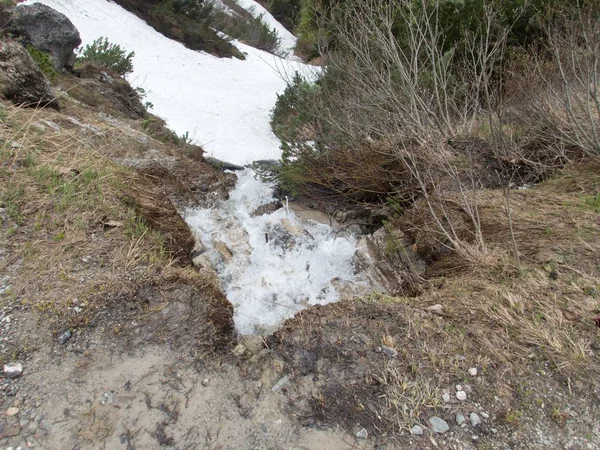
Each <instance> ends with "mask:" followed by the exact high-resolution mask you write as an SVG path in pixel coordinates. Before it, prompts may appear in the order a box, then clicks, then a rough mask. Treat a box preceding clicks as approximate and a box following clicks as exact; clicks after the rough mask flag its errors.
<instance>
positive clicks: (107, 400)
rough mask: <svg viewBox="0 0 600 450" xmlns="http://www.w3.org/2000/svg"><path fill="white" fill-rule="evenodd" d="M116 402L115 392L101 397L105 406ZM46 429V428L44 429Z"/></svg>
mask: <svg viewBox="0 0 600 450" xmlns="http://www.w3.org/2000/svg"><path fill="white" fill-rule="evenodd" d="M114 401H115V393H114V392H113V391H106V392H105V393H104V394H102V397H100V403H102V404H103V405H106V404H107V403H109V404H110V403H112V402H114ZM40 426H42V424H41V423H40ZM42 428H44V427H42Z"/></svg>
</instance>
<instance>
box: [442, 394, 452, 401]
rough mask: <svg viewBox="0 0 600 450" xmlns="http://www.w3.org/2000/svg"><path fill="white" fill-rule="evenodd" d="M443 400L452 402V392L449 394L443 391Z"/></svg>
mask: <svg viewBox="0 0 600 450" xmlns="http://www.w3.org/2000/svg"><path fill="white" fill-rule="evenodd" d="M442 400H444V403H449V402H450V394H448V393H447V392H445V393H443V394H442Z"/></svg>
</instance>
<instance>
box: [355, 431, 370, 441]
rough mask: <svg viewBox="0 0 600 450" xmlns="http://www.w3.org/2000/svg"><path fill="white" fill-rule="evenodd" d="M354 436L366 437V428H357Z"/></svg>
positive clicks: (367, 433)
mask: <svg viewBox="0 0 600 450" xmlns="http://www.w3.org/2000/svg"><path fill="white" fill-rule="evenodd" d="M356 437H357V438H358V439H367V438H368V437H369V432H368V431H367V429H366V428H361V429H360V430H358V432H357V433H356Z"/></svg>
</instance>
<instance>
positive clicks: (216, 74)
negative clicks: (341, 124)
mask: <svg viewBox="0 0 600 450" xmlns="http://www.w3.org/2000/svg"><path fill="white" fill-rule="evenodd" d="M40 1H41V3H45V4H47V5H49V6H51V7H53V8H54V9H56V10H58V11H60V12H62V13H64V14H66V15H67V16H68V17H69V18H70V19H71V21H72V22H73V23H74V24H75V26H76V27H77V28H78V29H79V31H80V33H81V37H82V39H83V42H84V44H89V43H91V42H93V41H94V40H95V39H97V38H98V37H101V36H103V37H106V38H108V40H109V41H110V42H113V43H116V44H119V45H121V46H122V47H124V48H125V49H127V50H128V51H135V58H134V60H133V66H134V73H133V74H132V75H131V76H130V77H129V79H130V81H131V82H132V83H133V84H134V85H137V86H140V87H143V88H144V89H145V90H146V91H147V92H148V96H147V100H149V101H151V102H152V103H153V104H154V112H155V113H156V114H158V115H159V116H161V117H162V118H164V119H165V120H166V121H167V124H168V125H169V126H170V127H171V128H172V129H173V130H175V131H176V132H177V133H178V134H183V133H185V132H186V131H187V132H189V133H190V135H191V136H192V137H194V138H195V140H196V142H198V143H199V144H201V145H202V146H203V147H204V149H205V150H206V151H207V152H208V153H209V154H212V156H215V157H217V158H219V159H222V160H225V161H229V162H232V163H236V164H245V163H248V162H251V161H253V160H257V159H278V158H279V156H280V148H279V146H280V142H279V141H278V139H277V138H276V137H275V136H274V135H273V133H272V131H271V129H270V125H269V113H270V110H271V108H272V107H273V105H274V104H275V101H276V96H277V93H278V92H282V91H283V89H284V88H285V85H286V84H285V82H286V81H285V78H286V77H291V76H292V75H293V73H294V71H296V70H299V71H301V72H303V73H305V74H306V73H307V70H308V69H307V66H305V65H302V64H299V63H297V62H293V61H289V60H285V59H281V58H278V57H275V56H273V55H271V54H269V53H265V52H262V51H259V50H256V49H254V48H251V47H248V46H245V45H242V44H239V43H237V44H236V45H237V46H238V48H240V49H242V50H243V51H244V52H245V53H246V54H247V58H246V60H244V61H241V60H237V59H220V58H216V57H214V56H211V55H209V54H207V53H203V52H197V51H192V50H188V49H186V48H185V47H184V46H183V45H181V44H179V43H177V42H175V41H172V40H170V39H167V38H166V37H164V36H162V35H161V34H159V33H157V32H155V31H154V30H153V29H152V28H151V27H149V26H148V25H147V24H146V23H145V22H143V21H142V20H140V19H138V18H137V17H136V16H134V15H133V14H130V13H128V12H127V11H125V10H124V9H122V8H121V7H119V6H118V5H116V4H114V3H111V2H108V1H106V0H40ZM238 1H240V4H241V5H243V6H244V7H245V8H249V9H251V10H253V11H254V13H255V14H259V15H260V14H263V12H262V10H261V9H260V8H259V6H260V5H257V4H255V2H254V1H252V0H238ZM30 3H31V1H30ZM252 8H254V9H252ZM261 8H262V7H261ZM264 18H265V19H266V20H267V21H268V23H269V24H270V25H273V26H274V27H275V28H276V29H277V30H278V32H280V28H282V27H281V25H279V24H277V23H276V22H275V21H274V19H273V18H272V16H271V15H270V14H269V15H267V14H265V16H264ZM282 35H283V36H284V39H285V42H287V44H286V45H291V43H292V38H293V36H287V37H286V35H285V34H283V31H282ZM294 43H295V41H294ZM282 75H283V76H282ZM238 176H239V181H238V184H237V186H236V188H235V189H234V190H233V191H232V192H231V195H230V199H229V200H228V201H226V202H224V203H223V204H221V205H218V207H217V208H215V209H204V210H189V211H186V212H185V214H184V218H185V219H186V221H187V223H188V224H189V226H190V228H192V230H193V231H195V233H196V234H197V235H198V236H199V237H200V239H201V240H202V242H203V243H204V245H205V246H206V247H207V252H206V254H207V255H208V256H209V257H210V258H211V260H212V262H213V263H214V265H215V267H216V269H217V271H218V275H219V277H220V280H221V282H222V285H223V288H224V291H225V293H226V295H227V298H228V299H229V300H230V301H231V302H232V304H233V305H234V306H235V321H236V325H237V327H238V330H239V331H240V332H242V333H254V332H262V331H265V330H272V327H273V326H276V325H278V324H279V323H280V322H281V321H282V320H283V319H285V318H288V317H291V316H292V315H293V314H295V312H297V311H299V310H300V309H302V308H304V307H306V306H307V305H312V304H325V303H329V302H333V301H337V300H338V298H339V294H338V292H337V290H336V287H335V286H336V285H337V283H344V282H346V281H349V280H351V279H353V277H354V275H353V268H352V258H353V255H354V253H355V249H356V242H355V241H354V239H353V238H348V237H338V238H337V239H336V238H335V237H334V235H333V233H332V230H331V229H330V227H328V226H326V225H322V224H318V223H315V222H311V221H301V220H300V219H298V218H297V217H296V216H295V215H294V214H293V213H292V212H290V211H288V210H287V209H280V210H279V211H277V212H275V213H272V214H268V215H263V216H260V217H251V212H252V211H254V209H255V208H257V207H258V206H261V205H263V204H265V203H268V202H270V201H272V200H273V197H272V193H271V189H270V187H269V186H267V185H265V184H264V183H262V182H259V181H257V180H255V179H254V177H253V173H252V172H251V171H249V170H246V171H243V172H242V173H241V174H239V175H238ZM223 245H226V246H227V248H228V249H229V250H230V251H231V253H232V254H233V256H232V257H231V258H227V257H226V256H227V254H226V251H225V256H224V255H223V252H224V250H223ZM219 250H220V252H219ZM334 280H336V281H335V282H334Z"/></svg>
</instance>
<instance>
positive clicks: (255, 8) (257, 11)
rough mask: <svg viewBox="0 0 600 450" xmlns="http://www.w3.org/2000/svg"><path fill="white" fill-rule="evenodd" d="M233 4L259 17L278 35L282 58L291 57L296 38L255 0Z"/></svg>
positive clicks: (245, 0)
mask: <svg viewBox="0 0 600 450" xmlns="http://www.w3.org/2000/svg"><path fill="white" fill-rule="evenodd" d="M235 2H236V3H237V4H238V5H240V6H241V7H242V8H244V9H245V10H246V11H248V12H249V13H250V14H252V15H253V16H254V17H260V18H261V21H262V22H263V23H264V24H265V25H267V26H268V27H269V28H271V29H272V30H275V32H276V33H277V34H278V35H279V39H280V43H279V49H280V52H281V54H282V56H286V57H291V56H292V55H293V53H294V48H295V47H296V42H297V41H298V38H296V36H294V35H293V34H292V33H291V32H290V31H288V29H287V28H285V27H284V26H283V25H281V24H280V23H279V22H277V20H275V18H274V17H273V16H272V15H271V13H270V12H269V11H268V10H267V9H266V8H265V7H264V6H262V5H261V4H260V3H258V2H257V1H255V0H235Z"/></svg>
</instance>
